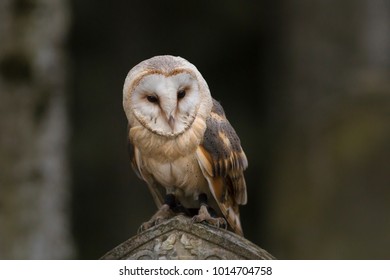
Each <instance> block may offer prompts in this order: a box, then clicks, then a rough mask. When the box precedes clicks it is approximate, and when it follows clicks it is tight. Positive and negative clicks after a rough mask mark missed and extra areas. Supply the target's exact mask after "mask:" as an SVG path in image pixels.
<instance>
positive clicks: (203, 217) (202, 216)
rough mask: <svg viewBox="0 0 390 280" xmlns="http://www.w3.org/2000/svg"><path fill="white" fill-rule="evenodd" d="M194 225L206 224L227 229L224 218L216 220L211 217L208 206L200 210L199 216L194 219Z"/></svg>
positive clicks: (203, 206)
mask: <svg viewBox="0 0 390 280" xmlns="http://www.w3.org/2000/svg"><path fill="white" fill-rule="evenodd" d="M192 222H193V223H205V224H208V225H211V226H215V227H217V228H223V229H226V228H227V223H226V220H225V219H224V218H218V217H217V218H214V217H212V216H211V215H210V213H209V211H208V210H207V206H206V205H202V206H200V208H199V213H198V215H195V216H193V217H192Z"/></svg>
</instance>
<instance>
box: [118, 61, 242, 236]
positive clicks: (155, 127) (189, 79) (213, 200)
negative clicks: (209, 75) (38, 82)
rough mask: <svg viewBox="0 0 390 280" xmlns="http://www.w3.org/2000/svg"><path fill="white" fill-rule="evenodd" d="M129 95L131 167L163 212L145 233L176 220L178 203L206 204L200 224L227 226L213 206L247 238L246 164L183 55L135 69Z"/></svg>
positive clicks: (219, 112)
mask: <svg viewBox="0 0 390 280" xmlns="http://www.w3.org/2000/svg"><path fill="white" fill-rule="evenodd" d="M123 93H124V96H123V106H124V109H125V112H126V116H127V118H128V121H129V140H130V143H131V145H132V151H133V161H132V163H133V167H134V169H135V170H136V172H137V174H138V175H139V176H140V177H141V179H143V180H144V181H146V182H147V185H148V187H149V190H150V192H151V193H152V196H153V198H154V201H155V203H156V205H157V206H158V207H159V211H158V212H157V213H156V214H155V215H154V216H153V217H152V219H151V221H149V222H146V223H145V224H144V225H143V227H142V228H143V229H146V228H149V227H151V226H153V225H154V224H156V223H158V222H160V221H161V220H162V219H166V218H169V217H171V216H172V215H174V213H173V210H175V209H174V208H175V207H176V206H177V205H179V206H181V207H184V208H186V209H190V208H199V207H200V208H199V213H198V214H197V215H195V216H194V218H193V219H194V221H196V222H201V221H206V222H208V223H210V224H213V225H216V226H223V224H224V221H223V219H221V218H218V217H212V216H211V215H210V213H209V211H208V210H210V209H209V208H208V206H211V207H212V208H214V209H215V210H216V211H217V213H218V214H219V215H223V216H224V217H225V218H226V220H227V222H228V224H229V225H230V227H231V228H232V230H233V231H235V232H236V233H238V234H241V235H242V234H243V233H242V228H241V223H240V217H239V205H241V204H246V202H247V193H246V185H245V179H244V175H243V171H244V170H245V169H246V167H247V165H248V163H247V159H246V156H245V154H244V152H243V150H242V148H241V144H240V140H239V138H238V136H237V134H236V132H235V131H234V129H233V127H232V126H231V125H230V123H229V121H228V120H227V119H226V116H225V113H224V111H223V109H222V106H221V105H220V104H219V103H218V102H217V101H215V100H214V99H212V97H211V95H210V91H209V89H208V86H207V83H206V81H205V80H204V79H203V77H202V75H201V74H200V73H199V71H198V70H197V69H196V67H195V66H194V65H192V64H191V63H189V62H188V61H186V60H185V59H182V58H180V57H173V56H157V57H153V58H151V59H148V60H146V61H143V62H141V63H140V64H138V65H137V66H135V67H134V68H133V69H132V70H131V71H130V72H129V74H128V76H127V78H126V81H125V85H124V90H123Z"/></svg>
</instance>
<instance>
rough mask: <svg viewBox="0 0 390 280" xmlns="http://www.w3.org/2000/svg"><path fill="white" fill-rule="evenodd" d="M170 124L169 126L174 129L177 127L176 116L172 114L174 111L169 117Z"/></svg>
mask: <svg viewBox="0 0 390 280" xmlns="http://www.w3.org/2000/svg"><path fill="white" fill-rule="evenodd" d="M168 125H169V127H170V128H171V129H172V130H174V128H175V118H174V117H173V116H172V113H171V114H170V115H169V117H168Z"/></svg>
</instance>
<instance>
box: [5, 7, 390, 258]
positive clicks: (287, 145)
mask: <svg viewBox="0 0 390 280" xmlns="http://www.w3.org/2000/svg"><path fill="white" fill-rule="evenodd" d="M1 3H2V4H0V26H1V27H0V259H64V258H74V259H97V258H99V257H100V256H102V255H103V254H104V253H105V252H107V251H108V250H110V249H112V248H113V247H114V246H116V245H118V244H119V243H121V242H122V241H124V240H126V239H127V238H129V237H131V236H133V235H135V234H136V232H137V229H138V227H139V225H140V224H141V223H142V222H143V221H145V220H147V219H149V217H150V216H151V215H152V214H153V213H154V211H155V206H154V205H153V201H152V199H151V196H150V195H149V193H148V190H147V188H146V187H145V184H144V183H143V182H141V181H140V180H139V179H138V178H137V177H136V176H135V174H134V173H133V171H132V170H131V167H130V160H129V157H128V154H127V140H126V125H127V122H126V117H125V114H124V112H123V109H122V87H123V83H124V79H125V77H126V75H127V72H128V71H129V70H130V68H132V67H133V66H134V65H135V64H137V63H139V62H140V61H142V60H144V59H147V58H150V57H152V56H155V55H160V54H172V55H179V56H182V57H184V58H186V59H188V60H189V61H190V62H192V63H193V64H194V65H196V66H197V68H198V69H199V70H200V72H201V73H202V75H203V76H204V77H205V79H206V81H207V82H208V85H209V87H210V89H211V93H212V95H213V97H214V98H216V99H217V100H219V101H220V102H221V103H222V105H223V107H224V109H225V111H226V114H227V117H228V118H229V121H230V122H231V123H232V124H233V126H234V127H235V129H236V131H237V133H238V134H239V136H240V138H241V142H242V146H243V148H244V150H245V152H246V154H247V157H248V160H249V168H248V170H247V171H246V173H245V175H246V178H247V185H248V196H249V200H248V204H247V205H246V206H244V207H241V217H242V223H243V228H244V232H245V235H246V237H247V238H248V239H249V240H251V241H252V242H254V243H256V244H257V245H259V246H261V247H263V248H265V249H266V250H268V251H269V252H270V253H272V254H273V255H274V256H275V257H277V258H279V259H389V258H390V250H389V249H390V238H389V237H390V79H389V77H390V75H389V74H390V4H389V3H388V2H387V1H385V0H353V1H352V0H344V1H336V0H327V1H325V0H314V1H305V0H299V1H286V0H261V1H233V0H228V1H222V0H218V1H203V0H202V1H177V0H170V1H154V2H152V1H144V0H142V1H140V0H139V1H138V0H137V1H125V0H121V1H108V0H101V1H92V0H85V1H76V0H70V1H69V0H68V1H67V0H4V1H2V2H1Z"/></svg>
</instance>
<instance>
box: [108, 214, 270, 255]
mask: <svg viewBox="0 0 390 280" xmlns="http://www.w3.org/2000/svg"><path fill="white" fill-rule="evenodd" d="M101 259H104V260H108V259H117V260H120V259H129V260H130V259H137V260H144V259H149V260H158V259H161V260H164V259H170V260H172V259H199V260H205V259H206V260H209V259H227V260H232V259H274V257H273V256H272V255H271V254H269V253H268V252H267V251H265V250H263V249H261V248H259V247H258V246H256V245H255V244H253V243H252V242H250V241H248V240H247V239H245V238H243V237H241V236H238V235H236V234H234V233H232V232H230V231H227V230H224V229H219V228H215V227H211V226H208V225H204V224H198V223H195V224H194V223H192V222H191V219H190V218H188V217H184V216H176V217H174V218H172V219H170V220H168V221H166V222H164V223H161V224H159V225H157V226H155V227H153V228H151V229H149V230H147V231H144V232H142V233H140V234H138V235H136V236H134V237H132V238H130V239H128V240H126V241H125V242H123V243H122V244H120V245H118V246H117V247H115V248H114V249H112V250H111V251H109V252H108V253H106V254H105V255H104V256H103V257H102V258H101Z"/></svg>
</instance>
